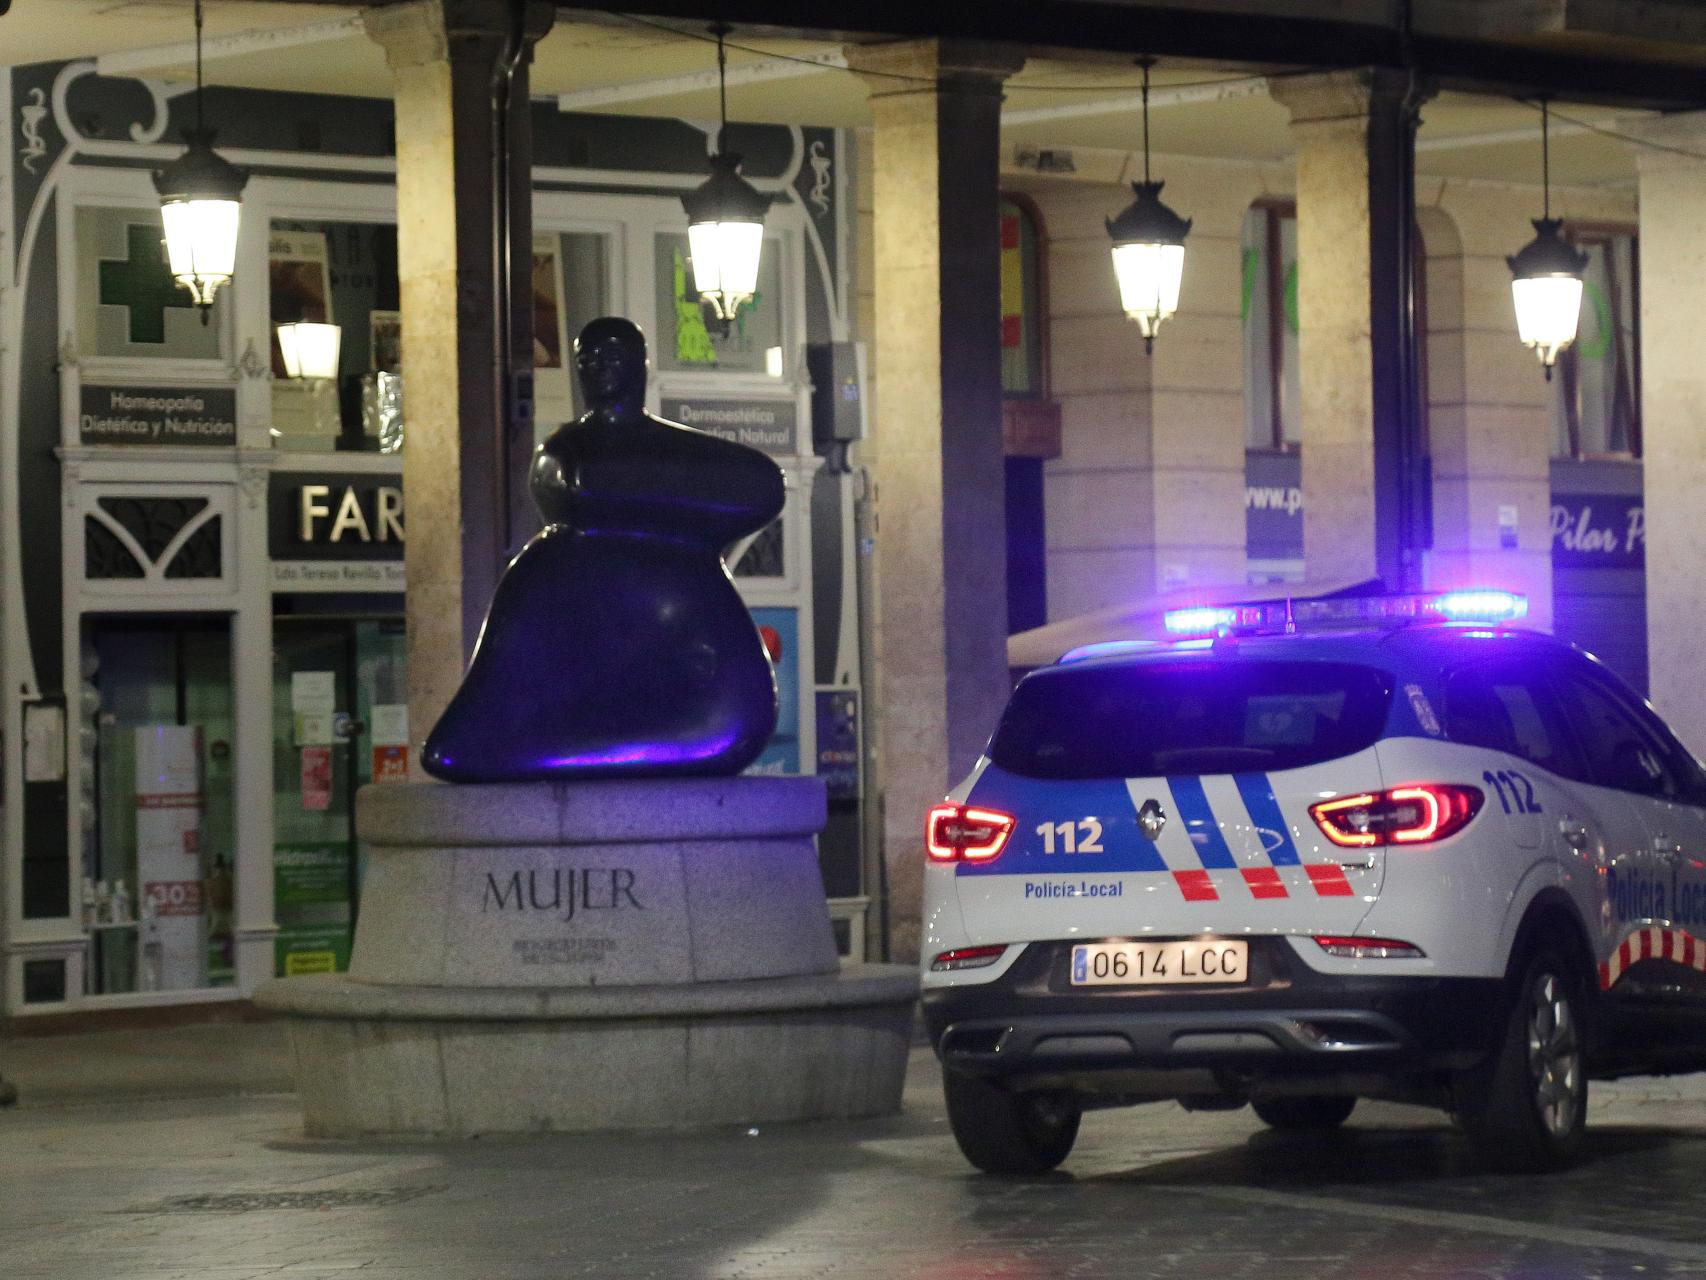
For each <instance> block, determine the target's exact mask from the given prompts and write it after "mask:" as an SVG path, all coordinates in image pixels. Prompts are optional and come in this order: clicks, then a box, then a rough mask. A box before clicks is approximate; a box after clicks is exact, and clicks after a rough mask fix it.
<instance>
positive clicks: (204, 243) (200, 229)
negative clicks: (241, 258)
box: [160, 199, 243, 307]
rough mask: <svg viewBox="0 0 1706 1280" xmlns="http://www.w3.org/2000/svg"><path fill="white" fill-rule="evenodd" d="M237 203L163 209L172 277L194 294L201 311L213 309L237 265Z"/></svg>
mask: <svg viewBox="0 0 1706 1280" xmlns="http://www.w3.org/2000/svg"><path fill="white" fill-rule="evenodd" d="M242 207H243V206H242V205H241V204H240V203H239V202H238V201H236V200H207V199H192V200H172V201H167V202H165V203H163V204H161V206H160V219H161V221H162V222H163V223H164V224H165V228H166V258H167V260H168V262H169V263H170V264H171V268H172V277H173V278H174V279H175V280H176V281H177V282H178V283H179V284H180V285H182V286H183V287H184V288H186V289H188V290H189V291H190V296H191V297H192V298H193V299H194V300H195V304H196V306H198V307H206V306H211V305H212V303H213V295H214V294H215V293H216V292H217V291H218V289H219V286H220V285H222V284H225V283H227V282H228V281H229V280H230V279H231V273H232V272H233V270H235V268H236V265H237V220H238V216H239V214H240V213H241V211H242Z"/></svg>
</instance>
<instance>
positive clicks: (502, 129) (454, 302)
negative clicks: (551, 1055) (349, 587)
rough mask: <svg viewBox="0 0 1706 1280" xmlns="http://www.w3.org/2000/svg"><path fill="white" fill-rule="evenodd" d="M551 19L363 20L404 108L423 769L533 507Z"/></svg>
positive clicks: (424, 7)
mask: <svg viewBox="0 0 1706 1280" xmlns="http://www.w3.org/2000/svg"><path fill="white" fill-rule="evenodd" d="M554 12H555V11H554V9H553V8H552V6H550V5H549V4H544V3H536V2H530V3H528V4H526V5H525V6H523V8H522V9H521V10H520V12H519V18H520V25H519V26H517V25H515V24H516V18H517V16H518V14H517V12H516V11H515V10H514V8H513V7H512V6H510V5H508V4H505V3H503V0H411V3H407V4H400V5H391V6H389V7H386V8H383V9H370V10H367V11H366V13H365V15H364V16H365V19H366V23H367V31H368V34H369V35H370V36H372V37H373V38H374V39H375V40H377V41H378V42H379V43H380V44H381V45H383V46H384V47H385V57H386V61H387V63H389V65H390V67H391V74H392V84H393V93H394V98H395V105H396V132H397V269H398V276H399V282H400V285H401V293H402V310H403V387H404V395H405V397H406V399H407V423H408V427H407V431H408V435H407V439H406V442H405V446H404V450H403V485H404V491H405V492H406V494H407V496H408V497H407V500H408V510H409V523H408V529H409V539H408V550H407V559H406V565H407V570H408V596H407V602H408V603H407V611H408V628H409V728H410V735H411V737H412V739H413V741H414V743H415V746H416V750H415V751H414V752H413V753H412V756H413V758H415V759H418V758H419V754H420V753H419V744H420V742H421V741H422V740H424V738H425V737H426V734H427V731H428V730H429V729H431V728H432V725H433V723H434V722H435V721H436V720H437V719H438V716H439V714H440V713H441V712H442V711H443V710H444V707H445V705H446V704H447V703H448V702H449V701H450V697H451V695H452V694H453V693H455V691H456V687H457V685H458V684H459V683H460V682H461V679H462V669H463V665H464V662H465V661H466V658H467V656H468V654H469V653H470V652H471V651H472V648H473V645H474V641H475V638H476V637H477V636H478V634H479V628H480V624H481V622H482V620H483V619H484V617H485V611H486V605H487V603H488V602H489V601H490V600H491V594H492V588H493V587H494V586H495V585H496V582H497V576H498V573H499V572H500V571H501V569H502V567H503V564H504V561H505V560H506V559H507V557H508V553H509V551H510V550H511V544H512V541H513V532H512V527H511V526H512V525H513V524H515V523H516V522H515V518H514V516H513V514H512V513H513V511H514V509H515V507H516V506H517V495H521V496H523V497H524V495H525V483H524V482H525V475H526V471H525V468H526V462H525V458H526V455H527V452H528V451H530V449H531V446H532V404H531V402H532V383H531V375H532V369H531V352H532V346H533V343H532V325H531V315H532V312H531V308H530V306H529V305H528V303H527V300H528V299H529V298H530V296H531V295H530V288H531V286H530V280H531V274H532V272H531V268H532V251H531V245H532V225H533V222H532V207H531V191H532V175H531V169H532V165H531V154H532V148H531V145H530V134H529V119H528V74H527V68H528V61H529V58H530V57H531V52H532V47H533V44H534V43H535V42H536V41H537V40H538V39H539V37H540V36H542V35H543V34H544V33H545V32H546V31H548V30H549V29H550V26H551V22H552V19H553V16H554ZM512 58H513V59H514V60H515V70H514V74H513V76H512V77H511V81H510V93H509V96H510V101H511V104H512V106H511V109H510V110H509V111H508V112H507V113H500V112H498V111H497V110H496V109H495V108H494V106H493V101H494V92H493V85H494V77H495V76H496V75H498V74H499V72H500V69H501V68H502V67H503V66H504V65H506V64H508V62H509V61H510V59H512ZM500 116H501V118H500ZM500 139H501V140H502V141H503V143H504V144H507V145H505V146H500ZM505 156H507V163H503V164H500V163H499V160H500V159H501V158H504V157H505ZM500 185H503V186H507V188H508V190H509V191H510V192H511V199H510V201H509V204H510V211H509V214H510V216H509V219H508V224H509V229H510V235H511V238H512V240H511V242H512V243H513V244H515V245H517V246H519V248H518V251H517V252H516V253H515V254H513V255H512V260H511V262H510V264H509V270H510V279H511V280H512V281H513V282H515V283H514V285H513V287H512V295H513V296H514V297H515V298H516V299H517V302H518V305H514V306H512V307H511V308H510V314H511V321H510V324H509V326H508V327H509V329H510V334H509V342H508V347H507V350H505V349H504V346H505V344H504V342H503V335H502V330H503V328H504V325H503V323H502V320H501V318H500V316H499V314H498V310H497V306H496V303H495V299H496V297H497V294H498V290H499V284H498V279H499V277H498V273H499V271H500V270H502V269H503V268H502V266H501V265H500V264H499V245H500V237H499V228H498V224H497V219H496V208H497V201H496V199H495V194H496V192H497V190H498V188H499V186H500ZM513 352H519V353H520V357H519V359H520V364H519V366H518V365H517V363H516V359H515V358H514V357H512V355H511V353H513ZM522 437H525V446H526V448H525V449H524V448H523V447H522V445H521V444H519V443H518V440H519V439H521V438H522Z"/></svg>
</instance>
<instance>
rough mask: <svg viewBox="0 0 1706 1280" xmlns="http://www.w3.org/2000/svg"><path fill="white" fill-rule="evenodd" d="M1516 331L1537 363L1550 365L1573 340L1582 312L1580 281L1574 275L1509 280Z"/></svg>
mask: <svg viewBox="0 0 1706 1280" xmlns="http://www.w3.org/2000/svg"><path fill="white" fill-rule="evenodd" d="M1511 299H1512V300H1513V301H1514V302H1515V303H1516V331H1517V335H1518V336H1519V337H1520V338H1521V339H1522V341H1523V344H1524V345H1525V346H1529V347H1532V348H1533V349H1534V352H1535V354H1536V355H1538V356H1539V357H1540V363H1541V364H1543V365H1546V366H1548V367H1550V366H1551V365H1552V364H1553V362H1555V361H1556V360H1557V359H1558V353H1559V352H1560V351H1562V350H1563V349H1564V348H1565V347H1567V346H1569V345H1570V344H1571V343H1572V342H1574V341H1575V340H1576V326H1577V325H1578V324H1579V323H1580V321H1581V314H1582V282H1581V280H1580V279H1579V278H1577V277H1576V276H1530V277H1528V278H1526V279H1516V280H1512V281H1511Z"/></svg>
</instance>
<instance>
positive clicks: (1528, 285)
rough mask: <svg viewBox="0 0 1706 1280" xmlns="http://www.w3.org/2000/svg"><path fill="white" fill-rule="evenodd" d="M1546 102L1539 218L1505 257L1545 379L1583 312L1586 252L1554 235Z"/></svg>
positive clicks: (1521, 322) (1557, 226) (1525, 337)
mask: <svg viewBox="0 0 1706 1280" xmlns="http://www.w3.org/2000/svg"><path fill="white" fill-rule="evenodd" d="M1549 123H1550V121H1549V116H1548V108H1547V104H1546V103H1545V102H1544V101H1542V102H1541V104H1540V155H1541V161H1540V165H1541V168H1540V174H1541V177H1540V182H1541V208H1542V216H1540V217H1538V218H1536V219H1534V231H1535V235H1534V239H1533V240H1531V241H1529V243H1528V244H1527V245H1525V246H1524V247H1523V249H1522V251H1521V252H1520V253H1517V254H1513V255H1512V256H1511V257H1508V258H1506V259H1505V262H1506V263H1507V264H1508V265H1509V267H1510V269H1511V300H1512V301H1513V302H1514V303H1515V304H1516V330H1517V335H1518V336H1519V337H1520V338H1521V339H1522V341H1523V345H1524V346H1527V347H1530V348H1531V349H1533V351H1534V353H1535V354H1536V355H1537V356H1539V357H1540V364H1541V366H1542V367H1543V368H1544V369H1545V370H1546V378H1547V380H1548V381H1550V380H1551V378H1552V366H1553V365H1554V364H1555V363H1556V362H1557V360H1558V353H1559V352H1561V351H1562V350H1563V349H1564V348H1565V347H1567V346H1569V345H1570V344H1571V343H1572V342H1574V341H1575V340H1576V328H1577V325H1578V324H1579V323H1580V321H1581V314H1582V273H1583V272H1584V271H1586V270H1587V265H1588V256H1587V254H1585V253H1583V252H1582V251H1581V250H1579V249H1576V248H1573V247H1572V246H1571V245H1569V244H1568V243H1566V242H1565V240H1564V237H1563V236H1562V235H1560V234H1559V231H1560V230H1561V228H1562V227H1563V225H1564V224H1563V222H1562V221H1560V220H1559V219H1557V218H1554V217H1552V216H1551V214H1552V173H1551V169H1552V165H1551V145H1550V140H1549V136H1548V134H1549Z"/></svg>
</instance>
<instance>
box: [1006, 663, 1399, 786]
mask: <svg viewBox="0 0 1706 1280" xmlns="http://www.w3.org/2000/svg"><path fill="white" fill-rule="evenodd" d="M1391 701H1392V683H1391V678H1390V677H1389V676H1388V675H1387V674H1386V673H1385V672H1383V671H1379V670H1377V669H1375V668H1373V667H1363V666H1357V665H1354V664H1350V663H1330V662H1259V661H1248V660H1245V661H1239V662H1212V663H1211V662H1180V663H1176V664H1175V663H1158V664H1145V665H1143V666H1128V667H1088V666H1086V667H1078V668H1074V667H1062V668H1055V669H1052V670H1049V671H1044V672H1039V673H1038V674H1036V675H1034V676H1031V677H1030V678H1029V679H1027V680H1025V681H1024V682H1023V683H1022V684H1020V686H1019V687H1018V689H1016V690H1015V691H1014V693H1013V698H1012V701H1011V702H1009V703H1008V704H1007V710H1006V713H1005V714H1004V715H1003V716H1002V717H1001V724H1000V727H999V728H997V729H996V731H995V738H994V740H993V741H992V742H991V743H990V748H989V755H990V759H991V760H993V761H994V763H995V764H996V765H997V766H998V767H999V768H1002V769H1006V770H1008V771H1010V772H1012V773H1018V774H1023V775H1025V776H1026V777H1031V778H1137V777H1151V776H1155V775H1160V774H1170V773H1241V772H1246V771H1260V772H1265V771H1268V770H1276V769H1297V768H1301V767H1303V766H1304V765H1311V764H1320V763H1321V762H1322V761H1325V760H1333V759H1336V758H1338V757H1340V756H1347V755H1351V754H1353V753H1354V752H1357V751H1361V750H1363V749H1364V748H1366V747H1369V746H1371V745H1373V743H1374V741H1375V740H1376V739H1377V738H1379V737H1380V732H1381V730H1382V729H1383V728H1384V727H1385V725H1386V713H1387V708H1388V706H1389V705H1390V703H1391Z"/></svg>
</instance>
